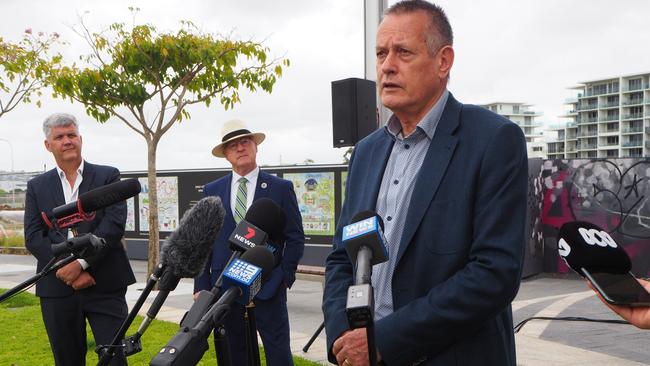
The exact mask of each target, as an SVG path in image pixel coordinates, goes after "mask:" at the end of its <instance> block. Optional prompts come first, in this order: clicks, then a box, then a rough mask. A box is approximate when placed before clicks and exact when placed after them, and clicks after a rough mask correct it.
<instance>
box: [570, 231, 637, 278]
mask: <svg viewBox="0 0 650 366" xmlns="http://www.w3.org/2000/svg"><path fill="white" fill-rule="evenodd" d="M558 252H559V254H560V256H561V257H562V258H564V260H565V261H566V263H567V264H568V265H569V267H571V268H572V269H573V270H574V271H576V272H578V274H580V275H582V276H584V275H583V273H582V270H581V269H582V268H585V269H587V270H589V271H591V272H606V273H627V272H629V271H630V269H631V268H632V262H631V261H630V257H629V256H628V255H627V253H626V252H625V250H623V248H622V247H621V246H620V245H618V244H617V243H616V242H615V241H614V239H612V237H611V236H610V235H609V234H608V233H607V232H606V231H604V230H603V229H601V228H600V227H598V226H597V225H594V224H592V223H589V222H584V221H572V222H568V223H566V224H564V225H562V227H561V228H560V231H559V233H558Z"/></svg>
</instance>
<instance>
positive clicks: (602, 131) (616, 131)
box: [599, 128, 618, 133]
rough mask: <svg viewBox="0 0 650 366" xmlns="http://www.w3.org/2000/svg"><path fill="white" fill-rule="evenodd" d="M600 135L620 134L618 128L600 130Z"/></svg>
mask: <svg viewBox="0 0 650 366" xmlns="http://www.w3.org/2000/svg"><path fill="white" fill-rule="evenodd" d="M599 133H618V128H610V129H607V130H600V131H599Z"/></svg>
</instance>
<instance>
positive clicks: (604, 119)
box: [598, 116, 618, 122]
mask: <svg viewBox="0 0 650 366" xmlns="http://www.w3.org/2000/svg"><path fill="white" fill-rule="evenodd" d="M598 121H600V122H611V121H618V116H605V117H600V119H599V120H598Z"/></svg>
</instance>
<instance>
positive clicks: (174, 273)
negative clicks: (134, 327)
mask: <svg viewBox="0 0 650 366" xmlns="http://www.w3.org/2000/svg"><path fill="white" fill-rule="evenodd" d="M224 215H225V210H224V208H223V205H222V204H221V199H220V198H219V197H214V196H210V197H205V198H203V199H201V200H200V201H199V202H198V203H197V204H196V205H195V206H194V207H192V208H191V209H189V210H187V211H186V212H185V214H184V215H183V217H182V218H181V220H180V223H179V225H178V228H177V229H176V230H174V231H173V232H172V233H171V234H170V235H169V236H168V237H167V239H166V240H165V242H164V243H163V245H162V247H161V249H160V263H159V264H158V268H159V269H162V275H161V276H160V277H159V279H158V290H159V292H158V295H157V296H156V298H155V299H154V301H153V303H152V304H151V306H150V307H149V311H147V316H146V317H145V319H144V320H143V321H142V324H141V325H140V328H139V329H138V331H137V333H138V334H143V333H144V331H145V330H146V329H147V327H148V326H149V324H150V323H151V321H152V320H153V319H154V318H155V317H156V315H157V314H158V311H160V308H161V307H162V304H163V303H164V302H165V300H166V299H167V296H168V295H169V292H171V291H174V290H175V289H176V286H177V285H178V282H179V281H180V279H181V278H193V277H196V276H197V275H198V274H199V273H201V271H202V270H203V269H204V268H205V265H206V264H207V261H208V258H209V257H210V252H211V251H212V243H213V242H214V241H215V239H216V238H217V235H218V234H219V230H221V226H222V225H223V218H224ZM157 272H158V271H157ZM152 276H153V275H152Z"/></svg>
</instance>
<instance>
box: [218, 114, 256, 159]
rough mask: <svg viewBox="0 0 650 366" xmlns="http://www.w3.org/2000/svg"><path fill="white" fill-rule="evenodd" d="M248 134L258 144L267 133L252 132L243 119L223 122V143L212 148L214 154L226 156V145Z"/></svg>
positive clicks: (220, 156) (219, 156)
mask: <svg viewBox="0 0 650 366" xmlns="http://www.w3.org/2000/svg"><path fill="white" fill-rule="evenodd" d="M246 136H248V137H250V138H251V139H253V141H255V144H256V145H259V144H261V143H262V141H264V139H265V138H266V135H264V134H263V133H261V132H251V131H250V130H249V129H248V128H246V124H245V123H244V121H242V120H239V119H231V120H230V121H227V122H226V123H224V124H223V128H221V143H220V144H219V145H217V146H215V147H214V149H212V155H214V156H216V157H218V158H224V157H225V154H224V151H223V150H224V148H225V147H226V144H228V143H229V142H230V141H233V140H236V139H238V138H242V137H246Z"/></svg>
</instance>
